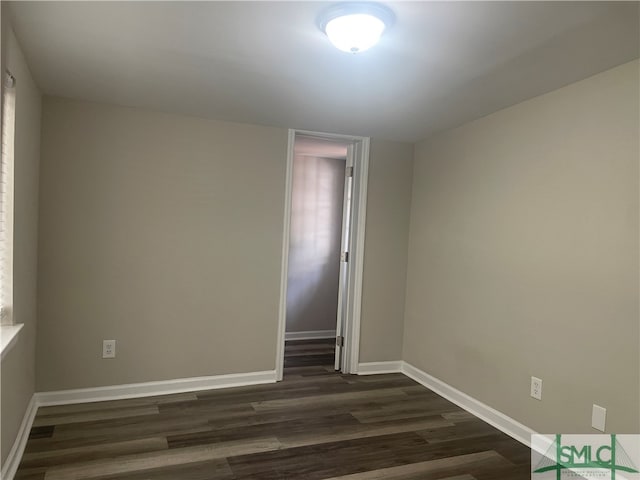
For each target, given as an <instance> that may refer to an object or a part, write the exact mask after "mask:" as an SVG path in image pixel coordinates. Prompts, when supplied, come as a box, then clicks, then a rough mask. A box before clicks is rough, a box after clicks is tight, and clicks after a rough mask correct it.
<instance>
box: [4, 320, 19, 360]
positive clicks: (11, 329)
mask: <svg viewBox="0 0 640 480" xmlns="http://www.w3.org/2000/svg"><path fill="white" fill-rule="evenodd" d="M22 327H24V323H20V324H18V325H0V359H3V358H4V357H5V355H6V354H7V353H9V350H11V348H12V347H13V345H14V344H15V343H16V340H17V339H18V332H20V330H22Z"/></svg>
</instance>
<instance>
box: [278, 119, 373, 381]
mask: <svg viewBox="0 0 640 480" xmlns="http://www.w3.org/2000/svg"><path fill="white" fill-rule="evenodd" d="M296 133H298V134H302V135H310V136H314V137H320V138H333V139H342V140H347V141H352V142H354V144H356V145H360V146H361V148H359V149H358V150H359V151H358V152H357V154H356V155H355V159H354V160H355V166H354V177H353V181H354V189H355V190H354V192H357V196H356V198H355V199H354V210H353V219H354V221H353V222H352V230H351V231H352V232H353V233H354V234H355V238H354V242H353V243H352V246H353V248H354V252H353V253H354V254H355V255H352V257H354V261H353V262H351V261H350V262H349V263H350V264H351V268H352V269H353V270H351V272H350V275H349V276H350V278H349V282H350V283H349V286H350V287H351V288H350V293H349V306H348V311H347V318H346V327H347V329H348V330H347V331H346V332H345V333H346V335H345V339H347V342H346V344H345V349H346V352H345V365H344V366H343V372H345V373H357V371H358V359H359V356H360V314H361V306H362V273H363V266H364V236H365V224H366V211H367V210H366V209H367V183H368V180H369V144H370V139H369V138H368V137H357V136H352V135H339V134H332V133H322V132H312V131H307V130H296V129H289V135H288V146H287V167H286V173H285V196H284V197H285V198H284V222H283V227H282V266H281V269H280V303H279V311H278V338H277V344H276V378H277V380H278V381H281V380H282V378H283V374H284V342H285V329H286V322H287V276H288V269H289V234H290V229H291V192H292V189H293V156H294V143H295V137H296ZM354 226H355V229H354ZM351 253H352V252H349V254H350V255H351Z"/></svg>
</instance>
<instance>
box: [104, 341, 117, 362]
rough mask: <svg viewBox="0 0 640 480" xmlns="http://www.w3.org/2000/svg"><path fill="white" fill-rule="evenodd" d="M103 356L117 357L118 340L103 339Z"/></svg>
mask: <svg viewBox="0 0 640 480" xmlns="http://www.w3.org/2000/svg"><path fill="white" fill-rule="evenodd" d="M102 358H116V341H115V340H103V341H102Z"/></svg>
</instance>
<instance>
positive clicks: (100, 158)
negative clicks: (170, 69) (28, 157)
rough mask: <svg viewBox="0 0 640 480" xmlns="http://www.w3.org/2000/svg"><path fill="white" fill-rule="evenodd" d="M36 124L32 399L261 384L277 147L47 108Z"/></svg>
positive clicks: (276, 235)
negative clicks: (84, 391)
mask: <svg viewBox="0 0 640 480" xmlns="http://www.w3.org/2000/svg"><path fill="white" fill-rule="evenodd" d="M42 121H43V126H42V128H43V132H42V152H43V155H42V169H41V190H40V193H41V202H40V207H41V215H40V263H39V297H38V298H39V303H38V306H39V312H40V313H39V335H38V358H37V360H38V375H37V388H38V390H39V391H46V390H57V389H67V388H79V387H91V386H97V385H112V384H124V383H132V382H144V381H152V380H165V379H173V378H180V377H193V376H201V375H215V374H223V373H239V372H252V371H263V370H272V369H274V367H275V352H276V336H277V325H278V303H279V289H280V265H281V245H282V222H283V215H282V212H283V204H284V185H285V166H286V147H287V136H286V131H285V130H283V129H277V128H269V127H260V126H252V125H242V124H235V123H226V122H217V121H211V120H203V119H197V118H189V117H184V116H177V115H169V114H161V113H155V112H149V111H143V110H139V109H131V108H120V107H114V106H105V105H99V104H92V103H83V102H76V101H70V100H64V99H59V98H49V97H45V100H44V103H43V119H42ZM103 339H115V340H116V341H117V357H116V358H115V359H109V360H103V359H102V358H101V346H102V340H103Z"/></svg>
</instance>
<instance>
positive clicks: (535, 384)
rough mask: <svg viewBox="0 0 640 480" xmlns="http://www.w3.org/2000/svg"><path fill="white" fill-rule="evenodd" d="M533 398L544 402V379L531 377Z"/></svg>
mask: <svg viewBox="0 0 640 480" xmlns="http://www.w3.org/2000/svg"><path fill="white" fill-rule="evenodd" d="M531 396H532V397H533V398H535V399H536V400H542V379H540V378H538V377H531Z"/></svg>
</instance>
